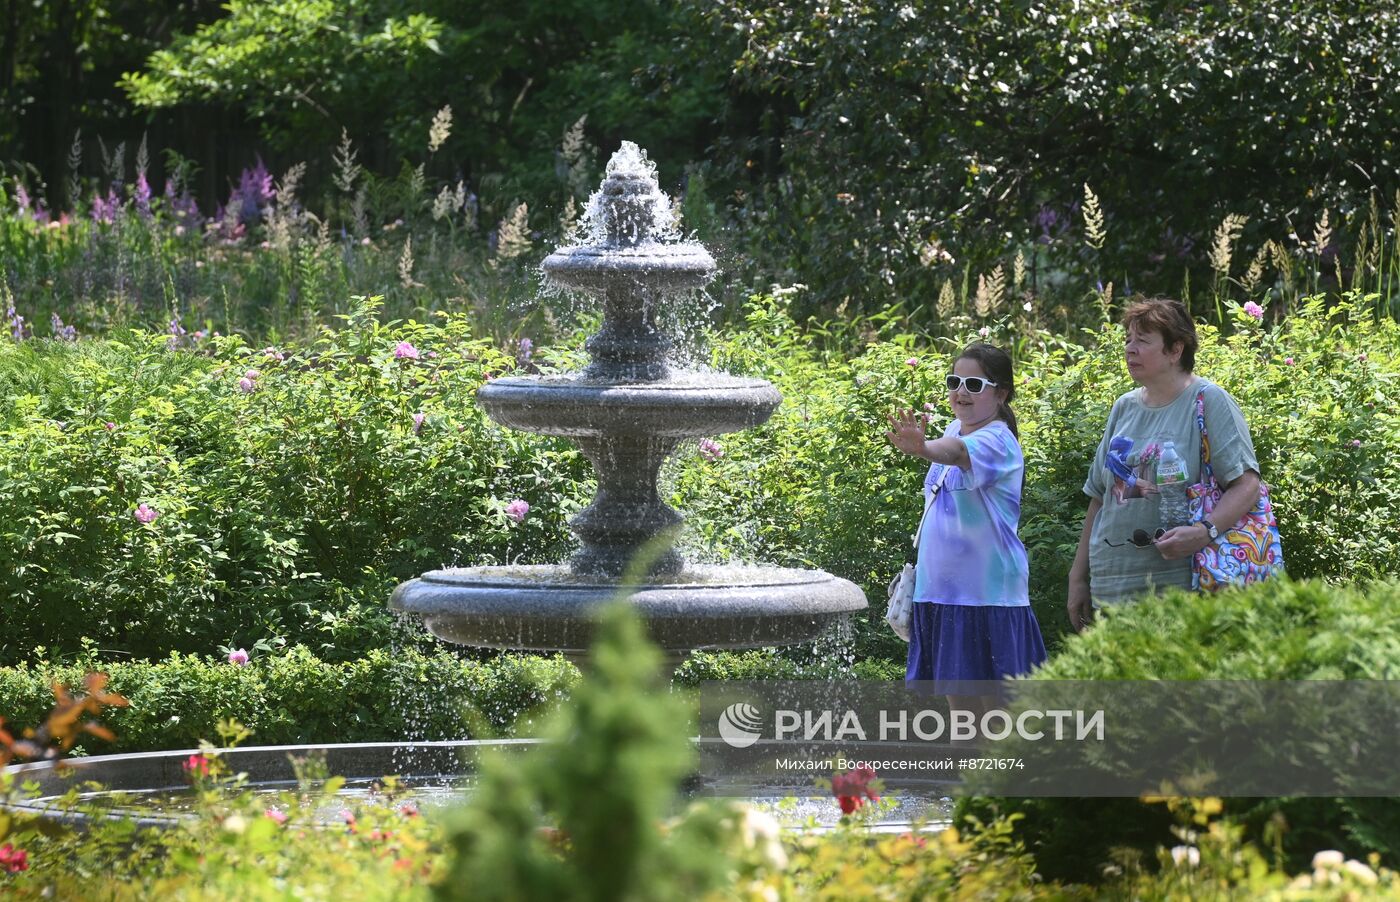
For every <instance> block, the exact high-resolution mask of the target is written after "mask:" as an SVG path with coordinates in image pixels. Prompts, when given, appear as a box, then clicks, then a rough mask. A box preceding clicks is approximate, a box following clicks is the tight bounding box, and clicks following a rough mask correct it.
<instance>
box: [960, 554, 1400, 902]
mask: <svg viewBox="0 0 1400 902" xmlns="http://www.w3.org/2000/svg"><path fill="white" fill-rule="evenodd" d="M1397 678H1400V583H1396V582H1376V583H1370V584H1362V585H1355V586H1343V587H1337V586H1329V585H1327V584H1325V583H1322V582H1318V581H1307V582H1289V581H1287V580H1281V581H1277V582H1269V583H1264V584H1260V585H1257V586H1253V587H1250V588H1249V589H1247V590H1233V591H1228V592H1222V593H1219V594H1216V595H1194V594H1191V593H1187V592H1183V591H1173V592H1171V593H1169V594H1167V595H1164V596H1163V597H1161V598H1157V599H1150V600H1147V601H1143V602H1140V603H1138V604H1133V605H1126V606H1122V607H1117V608H1113V609H1110V610H1109V611H1108V612H1107V615H1106V616H1105V617H1104V618H1103V620H1102V622H1101V623H1099V624H1098V625H1096V626H1095V627H1094V628H1093V629H1091V630H1089V631H1088V632H1086V633H1084V634H1083V635H1082V636H1080V637H1078V638H1075V639H1073V640H1071V641H1069V642H1067V643H1065V646H1064V649H1063V650H1062V651H1061V652H1060V653H1059V654H1057V655H1055V656H1054V657H1053V658H1051V660H1049V661H1048V662H1047V663H1046V664H1045V666H1044V667H1042V668H1041V669H1040V670H1038V671H1036V673H1035V675H1034V676H1032V677H1030V679H1032V680H1152V679H1162V680H1392V679H1397ZM959 811H960V813H962V814H965V813H972V814H976V815H977V816H979V817H982V818H984V819H985V818H986V817H988V816H991V815H992V814H993V813H1000V814H1008V813H1012V812H1019V813H1020V814H1022V815H1024V819H1023V820H1020V821H1018V822H1017V823H1016V835H1017V837H1018V838H1020V839H1023V840H1024V841H1025V843H1026V846H1027V848H1028V849H1029V850H1030V851H1031V853H1032V854H1034V855H1035V857H1036V860H1037V862H1038V866H1039V868H1040V870H1041V872H1042V873H1043V874H1045V875H1046V876H1047V877H1049V878H1050V879H1055V880H1089V879H1095V878H1097V877H1098V876H1099V874H1098V869H1099V868H1100V866H1102V865H1104V864H1107V863H1109V862H1110V860H1111V853H1112V850H1113V849H1115V848H1127V849H1135V850H1137V851H1138V852H1140V853H1141V854H1142V855H1143V856H1144V857H1145V859H1146V860H1149V861H1150V860H1151V859H1152V853H1153V850H1154V849H1155V848H1156V847H1157V846H1159V845H1165V846H1168V847H1170V846H1172V845H1174V844H1175V843H1176V840H1174V839H1173V836H1172V834H1171V832H1170V829H1169V828H1170V826H1171V820H1170V818H1169V817H1168V816H1167V813H1166V812H1165V811H1164V810H1163V808H1162V806H1160V805H1147V804H1144V803H1141V802H1138V801H1136V800H1133V799H1053V798H1038V799H972V800H966V801H963V802H962V803H960V809H959ZM1225 811H1226V814H1227V815H1228V816H1230V817H1232V818H1233V819H1235V820H1237V821H1239V822H1241V823H1243V824H1245V825H1246V826H1247V828H1248V831H1249V832H1248V838H1250V839H1252V840H1254V841H1256V842H1258V843H1259V844H1260V846H1261V847H1267V846H1268V845H1269V843H1268V842H1267V841H1265V831H1266V828H1267V827H1268V825H1269V824H1270V821H1271V820H1272V819H1274V818H1275V817H1276V816H1282V818H1283V819H1284V821H1285V823H1286V824H1287V825H1288V827H1289V829H1288V831H1287V833H1286V834H1285V835H1284V839H1283V843H1284V850H1285V852H1286V853H1287V854H1288V855H1289V856H1290V857H1291V867H1292V868H1294V869H1301V868H1303V867H1304V866H1305V865H1306V864H1307V862H1308V859H1309V857H1310V856H1311V855H1312V854H1313V853H1314V852H1316V851H1317V850H1318V849H1325V848H1335V849H1341V850H1344V851H1346V852H1347V853H1348V854H1351V855H1355V856H1356V857H1360V858H1364V857H1365V854H1366V853H1368V852H1371V851H1375V852H1379V853H1381V855H1382V856H1383V858H1384V859H1385V860H1386V861H1388V862H1390V863H1392V864H1393V863H1394V862H1395V861H1397V860H1400V800H1396V799H1383V798H1354V799H1347V798H1343V799H1321V798H1309V799H1264V800H1260V799H1226V800H1225Z"/></svg>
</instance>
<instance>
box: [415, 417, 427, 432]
mask: <svg viewBox="0 0 1400 902" xmlns="http://www.w3.org/2000/svg"><path fill="white" fill-rule="evenodd" d="M427 419H428V415H427V414H425V413H415V414H414V415H413V434H414V435H421V434H422V432H423V422H424V421H425V420H427Z"/></svg>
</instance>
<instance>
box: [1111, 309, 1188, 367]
mask: <svg viewBox="0 0 1400 902" xmlns="http://www.w3.org/2000/svg"><path fill="white" fill-rule="evenodd" d="M1123 328H1124V329H1133V328H1136V329H1137V330H1138V331H1139V332H1156V333H1157V334H1158V335H1160V336H1162V347H1163V349H1170V348H1171V346H1172V345H1174V344H1180V345H1181V368H1182V370H1184V371H1185V372H1188V373H1189V372H1191V371H1192V370H1193V369H1194V368H1195V366H1196V349H1197V348H1199V347H1200V346H1201V343H1200V341H1199V339H1197V338H1196V324H1195V323H1194V322H1193V321H1192V320H1191V314H1189V313H1187V312H1186V305H1185V304H1183V303H1181V301H1178V300H1177V299H1175V298H1148V297H1142V296H1138V297H1137V298H1134V299H1133V302H1132V303H1130V304H1129V305H1128V309H1127V310H1125V311H1123Z"/></svg>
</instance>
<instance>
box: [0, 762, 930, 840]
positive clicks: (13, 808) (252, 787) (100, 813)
mask: <svg viewBox="0 0 1400 902" xmlns="http://www.w3.org/2000/svg"><path fill="white" fill-rule="evenodd" d="M539 745H540V741H539V740H535V739H498V740H478V739H470V740H449V741H422V742H367V743H326V744H312V745H278V746H241V747H238V748H228V749H218V750H216V751H215V752H214V754H217V755H219V756H220V757H221V758H222V759H223V761H224V762H225V763H226V764H227V766H228V768H229V771H230V772H232V773H239V774H244V775H246V778H245V782H244V784H243V786H244V788H246V789H248V790H249V791H252V792H254V793H260V794H266V795H267V796H268V800H269V802H272V801H274V800H275V799H276V798H277V796H279V795H280V794H282V793H293V792H297V791H299V789H300V787H301V784H300V783H299V782H298V780H297V777H296V773H295V769H294V765H293V763H292V761H293V759H298V758H307V757H309V756H313V755H314V756H317V757H320V758H322V759H323V760H324V761H325V763H326V773H327V774H328V775H332V776H339V777H343V778H344V780H345V785H344V787H343V788H342V789H340V790H339V791H337V792H336V794H335V795H334V796H330V797H327V798H328V799H333V800H334V801H333V803H332V804H328V805H325V806H324V807H323V809H322V810H318V811H317V812H316V815H315V820H316V821H318V822H320V823H322V824H325V825H326V826H330V827H335V828H337V829H344V823H345V822H344V818H343V814H342V811H343V809H344V807H345V806H346V805H347V804H350V803H358V802H376V801H379V800H382V803H383V804H386V805H387V804H391V803H392V804H394V805H399V804H402V803H404V802H412V803H413V804H414V805H415V806H416V807H417V808H419V809H420V810H422V811H425V812H426V811H430V810H432V809H435V808H444V807H449V806H452V805H458V804H461V803H463V802H464V801H466V800H467V798H469V796H470V793H471V791H472V788H473V786H474V785H475V774H476V771H477V768H478V762H479V760H480V756H481V755H483V754H485V753H488V752H492V751H496V750H499V751H503V752H506V753H508V754H529V753H530V750H531V749H532V748H536V747H538V746H539ZM196 754H209V752H208V750H201V749H179V750H169V751H159V752H138V753H134V754H125V755H94V756H92V757H86V758H69V759H65V760H63V761H41V762H34V763H30V764H16V765H11V766H9V767H6V768H4V771H3V772H4V773H5V774H7V775H11V776H13V777H15V782H16V784H17V785H25V784H29V785H33V786H35V787H37V794H36V795H35V796H33V797H32V798H27V799H23V800H20V801H13V802H10V803H8V804H5V803H0V811H9V812H11V813H14V814H21V815H26V814H27V815H34V816H37V817H41V818H44V819H46V820H50V821H55V822H59V823H66V824H68V825H70V826H73V827H79V828H81V827H83V826H85V825H88V824H91V823H92V822H94V821H96V820H129V821H132V822H133V823H135V824H136V826H138V827H140V828H143V829H149V828H156V829H170V828H174V827H178V826H179V825H180V824H181V823H182V822H183V821H185V820H187V819H188V818H191V817H194V816H195V814H194V812H195V805H194V797H193V792H192V790H191V788H190V785H189V781H188V779H187V778H186V776H185V773H184V769H183V764H184V763H185V761H186V760H187V759H188V758H189V756H191V755H196ZM389 775H394V776H395V778H396V781H397V783H398V790H397V791H396V793H395V795H394V797H393V799H392V800H390V799H387V798H384V797H383V796H382V795H381V794H380V788H381V787H382V785H383V780H384V778H385V777H386V776H389ZM894 782H895V783H897V785H894V786H889V787H887V789H888V790H890V791H888V792H887V797H889V798H890V799H891V800H892V802H893V805H892V807H890V808H888V809H886V810H883V811H881V812H880V813H879V814H878V816H877V817H875V818H874V819H873V820H872V821H871V822H870V827H871V830H872V832H876V833H885V832H901V833H902V832H905V831H908V830H909V829H910V828H911V827H913V826H915V825H919V824H921V825H922V826H923V828H924V829H941V828H942V827H943V826H946V825H947V824H948V823H949V822H950V819H951V814H952V802H951V799H950V798H948V796H949V794H950V793H951V791H952V788H953V783H952V782H951V781H948V780H946V779H927V778H926V777H921V776H913V775H901V776H900V777H898V778H897V779H896V780H895V781H894ZM84 784H89V785H86V786H85V788H84V789H83V791H82V792H81V793H80V794H79V801H80V802H81V803H83V807H78V808H74V807H70V806H69V805H66V804H65V803H64V802H63V797H64V796H65V794H67V793H68V792H69V790H71V789H72V788H73V787H74V786H83V785H84ZM312 788H313V789H315V787H314V786H313V787H312ZM749 789H750V790H751V792H750V793H749V794H748V795H746V796H742V797H743V798H745V800H746V801H748V802H750V803H751V804H753V805H755V806H757V807H759V808H761V809H763V810H766V811H768V812H769V813H771V814H773V815H774V816H775V817H777V818H778V820H779V822H780V823H782V824H783V825H784V826H786V827H789V828H791V829H795V830H798V831H801V832H825V831H827V830H830V829H833V828H834V827H835V826H836V825H837V824H838V823H839V822H840V820H841V815H840V810H839V809H838V808H837V807H836V804H835V801H834V800H833V799H832V798H831V797H830V796H821V795H816V794H814V785H813V783H812V781H811V780H810V779H802V778H793V779H792V780H791V781H790V782H789V783H786V784H782V783H773V784H764V785H755V786H752V787H750V788H749ZM711 795H715V793H714V792H713V791H711V790H709V789H707V787H706V786H705V785H704V784H702V783H692V784H691V785H690V786H689V787H688V788H687V791H686V793H685V795H684V798H686V799H687V800H689V799H691V798H694V797H698V796H711ZM723 795H724V796H730V797H739V796H736V792H735V791H734V790H733V789H732V788H731V789H728V790H726V791H725V792H724V793H723Z"/></svg>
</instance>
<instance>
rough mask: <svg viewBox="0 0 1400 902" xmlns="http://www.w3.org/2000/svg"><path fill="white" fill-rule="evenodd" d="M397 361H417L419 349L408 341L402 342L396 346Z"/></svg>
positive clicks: (395, 355) (395, 357)
mask: <svg viewBox="0 0 1400 902" xmlns="http://www.w3.org/2000/svg"><path fill="white" fill-rule="evenodd" d="M394 359H395V360H417V359H418V349H417V348H415V347H414V346H413V345H411V344H409V343H408V342H406V341H401V342H399V343H398V344H396V345H394Z"/></svg>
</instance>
